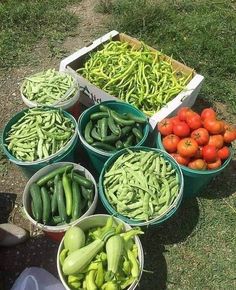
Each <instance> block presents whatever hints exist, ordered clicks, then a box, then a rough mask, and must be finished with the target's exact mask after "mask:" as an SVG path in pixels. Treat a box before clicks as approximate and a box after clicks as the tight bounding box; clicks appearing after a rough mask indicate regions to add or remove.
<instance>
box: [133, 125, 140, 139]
mask: <svg viewBox="0 0 236 290" xmlns="http://www.w3.org/2000/svg"><path fill="white" fill-rule="evenodd" d="M132 132H133V134H134V136H135V137H137V138H138V139H140V140H139V141H141V140H142V139H143V133H142V131H141V130H139V129H138V128H135V127H134V128H133V129H132Z"/></svg>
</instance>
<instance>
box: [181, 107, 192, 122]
mask: <svg viewBox="0 0 236 290" xmlns="http://www.w3.org/2000/svg"><path fill="white" fill-rule="evenodd" d="M193 113H194V112H193V110H192V109H191V108H189V107H182V108H180V109H179V110H178V112H177V116H178V117H179V119H180V121H185V120H186V117H187V116H190V115H192V114H193Z"/></svg>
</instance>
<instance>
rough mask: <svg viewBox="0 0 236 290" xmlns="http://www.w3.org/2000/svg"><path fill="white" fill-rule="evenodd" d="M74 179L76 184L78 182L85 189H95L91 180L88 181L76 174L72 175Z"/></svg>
mask: <svg viewBox="0 0 236 290" xmlns="http://www.w3.org/2000/svg"><path fill="white" fill-rule="evenodd" d="M72 177H73V179H74V180H75V181H76V182H78V183H79V184H80V185H82V186H84V187H85V188H90V189H92V188H93V182H92V181H91V180H90V179H88V178H86V177H84V176H82V175H80V174H78V173H76V172H73V173H72Z"/></svg>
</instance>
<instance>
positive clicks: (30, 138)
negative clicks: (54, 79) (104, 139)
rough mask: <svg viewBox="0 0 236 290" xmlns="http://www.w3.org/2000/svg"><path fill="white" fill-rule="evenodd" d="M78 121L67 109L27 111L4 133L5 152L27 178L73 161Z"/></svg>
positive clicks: (17, 117) (10, 121) (46, 108)
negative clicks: (58, 164)
mask: <svg viewBox="0 0 236 290" xmlns="http://www.w3.org/2000/svg"><path fill="white" fill-rule="evenodd" d="M77 141H78V136H77V122H76V120H75V118H74V117H73V116H72V115H70V114H69V113H67V112H66V111H64V110H61V109H57V108H52V107H38V108H31V109H25V110H23V111H21V112H18V113H17V114H16V115H15V116H13V117H12V118H11V119H10V120H9V122H8V123H7V124H6V125H5V128H4V130H3V150H4V153H5V155H6V156H7V158H8V159H9V160H10V161H11V162H12V163H14V164H16V165H17V166H19V167H20V169H21V170H22V171H23V173H24V174H25V175H26V177H31V176H32V175H33V174H34V173H35V172H36V171H38V170H39V169H40V168H42V167H44V166H46V165H48V164H50V163H54V162H59V161H71V162H73V161H74V152H75V149H76V147H77Z"/></svg>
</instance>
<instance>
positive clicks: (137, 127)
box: [84, 105, 147, 151]
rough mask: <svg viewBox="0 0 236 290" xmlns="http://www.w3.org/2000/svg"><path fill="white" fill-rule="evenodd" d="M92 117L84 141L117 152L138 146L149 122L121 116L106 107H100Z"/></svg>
mask: <svg viewBox="0 0 236 290" xmlns="http://www.w3.org/2000/svg"><path fill="white" fill-rule="evenodd" d="M99 110H100V111H98V112H96V113H92V114H91V115H90V120H89V122H88V123H87V125H86V126H85V130H84V139H85V140H86V142H87V143H88V144H90V145H91V146H93V147H95V148H98V149H101V150H104V151H115V150H119V149H122V148H126V147H129V146H133V145H137V144H138V143H139V142H140V141H141V140H142V139H143V128H144V125H145V124H146V122H147V120H146V119H144V118H140V117H137V116H134V115H132V114H129V113H127V114H119V113H118V112H116V111H115V110H112V109H110V108H109V107H107V106H105V105H100V106H99Z"/></svg>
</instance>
